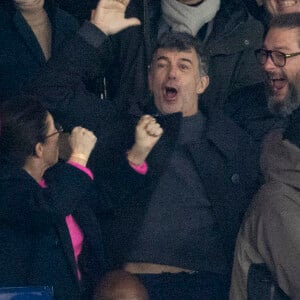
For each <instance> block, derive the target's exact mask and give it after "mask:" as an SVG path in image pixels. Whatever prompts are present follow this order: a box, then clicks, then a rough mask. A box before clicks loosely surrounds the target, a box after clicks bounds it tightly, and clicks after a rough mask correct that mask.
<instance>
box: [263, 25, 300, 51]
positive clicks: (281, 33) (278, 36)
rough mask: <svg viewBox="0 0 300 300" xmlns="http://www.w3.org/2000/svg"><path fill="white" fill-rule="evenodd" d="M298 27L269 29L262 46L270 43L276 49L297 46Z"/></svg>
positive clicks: (299, 28)
mask: <svg viewBox="0 0 300 300" xmlns="http://www.w3.org/2000/svg"><path fill="white" fill-rule="evenodd" d="M299 40H300V27H297V28H277V27H274V28H270V29H269V31H268V32H267V35H266V37H265V41H264V44H265V45H268V44H269V43H272V44H273V45H276V46H278V47H282V48H290V47H293V46H297V45H298V46H299Z"/></svg>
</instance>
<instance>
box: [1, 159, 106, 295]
mask: <svg viewBox="0 0 300 300" xmlns="http://www.w3.org/2000/svg"><path fill="white" fill-rule="evenodd" d="M44 178H45V180H46V183H47V185H48V188H46V189H43V188H41V187H40V186H39V185H38V184H37V183H36V182H35V181H34V179H33V178H32V177H31V176H29V175H28V174H27V173H26V172H25V171H24V170H21V169H17V168H15V167H13V166H11V165H7V164H1V168H0V190H1V193H0V205H1V210H0V224H1V226H0V269H1V272H0V286H1V287H5V286H29V285H47V286H53V288H54V295H55V299H60V300H65V299H70V300H71V299H72V300H73V299H74V300H75V299H76V300H77V299H80V294H85V293H88V292H91V289H92V286H93V285H94V284H95V282H96V280H97V278H99V277H100V275H101V274H102V273H103V272H104V271H105V270H106V268H107V263H106V261H105V260H104V250H103V244H102V235H101V232H100V229H99V227H98V222H97V219H96V216H95V213H94V212H97V211H98V212H99V211H100V208H99V206H100V204H99V202H100V200H101V198H97V197H96V195H97V194H96V192H95V190H94V188H93V187H92V181H91V179H90V178H89V177H88V176H87V175H86V174H85V173H84V172H82V171H80V170H78V169H77V168H75V167H73V166H71V165H68V164H58V165H56V166H54V167H53V168H52V169H50V170H48V171H47V172H46V173H45V176H44ZM99 197H100V196H99ZM69 214H72V216H73V217H74V219H75V220H76V222H77V223H78V225H79V226H80V228H81V230H82V232H83V233H84V243H83V250H82V253H81V255H80V257H79V265H80V269H81V273H82V283H81V284H80V283H79V281H78V279H77V269H76V264H75V258H74V252H73V248H72V244H71V240H70V235H69V232H68V228H67V225H66V222H65V217H66V216H67V215H69ZM86 299H88V298H86Z"/></svg>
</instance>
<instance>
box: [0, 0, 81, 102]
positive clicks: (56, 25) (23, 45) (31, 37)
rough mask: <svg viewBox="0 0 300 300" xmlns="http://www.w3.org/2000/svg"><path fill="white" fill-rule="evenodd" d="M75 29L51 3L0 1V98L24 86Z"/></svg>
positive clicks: (47, 0) (33, 0)
mask: <svg viewBox="0 0 300 300" xmlns="http://www.w3.org/2000/svg"><path fill="white" fill-rule="evenodd" d="M77 28H78V25H77V22H76V20H75V18H73V17H72V16H70V15H69V14H67V13H66V12H64V11H62V10H60V9H59V8H57V7H56V5H55V4H54V1H53V0H45V2H44V0H1V2H0V44H1V47H0V72H1V73H0V98H5V97H6V96H8V95H15V94H17V93H18V92H19V91H20V90H21V89H22V88H23V87H24V86H26V84H27V83H28V82H29V81H30V80H31V79H32V78H34V77H35V76H36V74H37V73H38V71H39V70H40V69H41V67H42V66H43V65H45V64H46V61H47V60H48V59H49V58H50V57H51V56H52V55H55V53H57V51H58V49H59V47H60V46H61V45H62V44H63V42H64V41H65V40H66V39H68V38H70V37H71V36H72V35H73V34H74V32H75V31H76V29H77Z"/></svg>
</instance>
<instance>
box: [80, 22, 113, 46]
mask: <svg viewBox="0 0 300 300" xmlns="http://www.w3.org/2000/svg"><path fill="white" fill-rule="evenodd" d="M78 34H79V35H80V36H81V37H82V38H83V39H84V40H85V41H86V42H87V43H88V44H90V45H91V46H93V47H95V48H98V47H100V46H101V44H102V43H103V40H104V39H106V38H108V36H107V35H106V34H105V33H103V32H102V31H101V30H100V29H99V28H98V27H97V26H95V25H94V24H92V23H91V22H89V21H85V22H84V23H83V25H82V26H81V27H80V29H79V30H78Z"/></svg>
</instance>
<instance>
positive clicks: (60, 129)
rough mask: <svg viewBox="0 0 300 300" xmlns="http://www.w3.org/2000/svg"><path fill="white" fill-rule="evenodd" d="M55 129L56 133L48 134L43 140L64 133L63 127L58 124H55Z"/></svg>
mask: <svg viewBox="0 0 300 300" xmlns="http://www.w3.org/2000/svg"><path fill="white" fill-rule="evenodd" d="M55 128H56V131H55V132H53V133H51V134H49V135H46V136H45V139H48V138H50V137H51V136H54V135H56V134H60V133H62V132H64V129H63V127H62V126H61V125H60V124H58V123H55Z"/></svg>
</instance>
